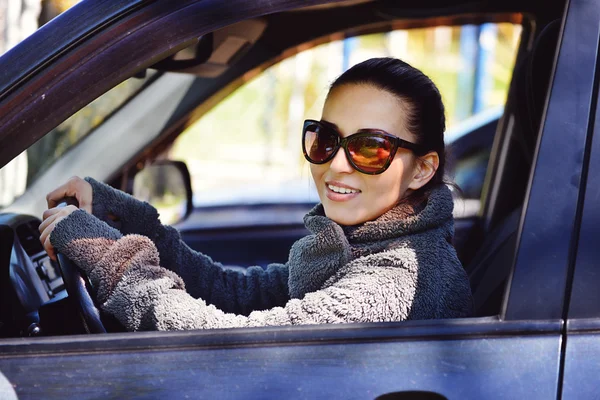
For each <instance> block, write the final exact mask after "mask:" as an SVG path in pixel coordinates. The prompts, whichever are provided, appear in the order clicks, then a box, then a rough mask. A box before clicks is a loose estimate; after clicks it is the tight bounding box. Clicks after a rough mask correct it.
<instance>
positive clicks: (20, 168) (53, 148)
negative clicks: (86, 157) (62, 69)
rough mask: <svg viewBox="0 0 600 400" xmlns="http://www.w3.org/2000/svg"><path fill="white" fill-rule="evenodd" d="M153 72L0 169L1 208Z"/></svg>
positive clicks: (84, 110)
mask: <svg viewBox="0 0 600 400" xmlns="http://www.w3.org/2000/svg"><path fill="white" fill-rule="evenodd" d="M155 74H156V71H152V72H148V73H147V74H146V75H145V76H143V77H140V78H130V79H128V80H126V81H124V82H122V83H121V84H119V85H117V86H115V87H114V88H113V89H111V90H110V91H108V92H106V93H105V94H104V95H102V96H100V97H99V98H97V99H96V100H94V101H93V102H91V103H90V104H88V105H87V106H86V107H84V108H82V109H81V110H79V111H78V112H76V113H75V114H73V115H72V116H71V117H70V118H69V119H67V120H66V121H65V122H63V123H62V124H60V125H58V126H57V127H56V128H54V129H53V130H52V131H50V132H49V133H48V134H47V135H46V136H44V137H43V138H41V139H40V140H39V141H37V142H36V143H35V144H33V145H32V146H31V147H29V148H28V149H27V150H26V151H24V152H23V153H21V154H20V155H19V156H17V157H16V158H15V159H14V160H12V161H11V162H10V163H8V164H7V165H6V166H4V167H3V168H2V169H0V208H3V207H7V206H9V205H10V204H12V202H13V201H14V200H16V199H17V198H18V197H19V196H20V195H21V194H23V192H25V190H26V189H27V188H28V187H29V186H30V185H31V184H32V183H33V182H35V180H36V179H37V178H38V177H39V176H40V175H41V174H42V173H43V172H44V171H45V170H46V169H47V168H48V167H50V166H51V165H52V164H54V162H55V161H56V160H58V159H59V158H60V157H61V156H62V155H63V154H65V153H66V152H67V151H69V150H70V149H71V148H73V147H74V146H75V145H77V144H78V143H80V142H81V140H82V139H84V138H85V137H86V136H88V135H89V134H90V133H91V132H92V131H93V130H94V129H95V128H96V127H98V126H99V125H100V124H102V123H103V122H104V121H105V120H106V119H107V118H108V117H109V116H110V115H111V114H112V113H113V112H114V111H116V110H117V109H118V108H119V107H121V106H122V105H124V104H125V103H126V102H127V101H128V100H130V99H131V98H132V97H133V96H135V95H136V94H137V93H139V91H140V90H141V89H142V88H143V87H144V85H145V84H146V83H148V82H149V81H150V80H151V79H152V77H153V76H154V75H155Z"/></svg>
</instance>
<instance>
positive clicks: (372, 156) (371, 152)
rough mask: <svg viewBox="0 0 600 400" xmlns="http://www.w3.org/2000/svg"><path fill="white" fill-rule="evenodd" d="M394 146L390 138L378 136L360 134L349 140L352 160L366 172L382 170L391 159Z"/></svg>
mask: <svg viewBox="0 0 600 400" xmlns="http://www.w3.org/2000/svg"><path fill="white" fill-rule="evenodd" d="M392 147H393V145H392V142H391V141H390V140H388V139H386V138H384V137H377V136H358V137H354V138H351V139H350V140H349V141H348V152H349V153H350V156H351V157H352V161H353V162H354V164H355V165H356V167H357V168H358V169H359V170H360V171H362V172H366V173H374V172H378V171H381V170H382V169H383V168H384V167H385V166H386V164H387V163H388V161H389V160H390V156H391V154H392Z"/></svg>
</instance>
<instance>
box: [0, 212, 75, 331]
mask: <svg viewBox="0 0 600 400" xmlns="http://www.w3.org/2000/svg"><path fill="white" fill-rule="evenodd" d="M40 223H41V221H40V219H39V218H36V217H32V216H27V215H20V214H0V231H1V233H0V299H1V305H0V334H1V336H2V337H5V336H15V335H17V336H36V335H37V334H41V332H42V331H41V328H40V315H39V311H40V309H41V308H42V306H44V305H49V304H52V303H57V302H59V301H61V300H63V299H65V298H66V297H67V294H66V290H65V286H64V283H63V279H62V276H61V274H60V271H59V267H58V265H57V263H56V262H54V261H52V260H51V259H50V257H48V254H47V253H46V252H45V251H44V248H43V247H42V244H41V243H40V232H39V230H38V228H39V225H40Z"/></svg>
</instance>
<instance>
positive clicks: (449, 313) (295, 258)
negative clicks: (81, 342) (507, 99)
mask: <svg viewBox="0 0 600 400" xmlns="http://www.w3.org/2000/svg"><path fill="white" fill-rule="evenodd" d="M86 180H87V181H88V182H90V183H91V185H92V188H93V205H92V210H93V215H91V214H88V213H87V212H85V211H83V210H77V211H75V212H73V213H72V214H70V215H69V216H68V217H67V218H65V219H63V220H62V221H60V222H59V223H58V224H57V225H56V227H55V229H54V231H53V232H52V234H51V236H50V240H51V242H52V244H53V246H54V247H55V248H56V249H57V250H58V251H59V252H62V253H63V254H65V255H66V256H67V257H69V258H70V259H71V260H73V261H74V262H75V263H76V264H77V265H78V266H79V268H81V269H82V270H83V271H84V272H85V273H86V274H87V275H88V277H89V278H90V281H91V282H92V284H93V285H94V287H95V289H96V290H97V298H98V301H99V303H100V304H101V307H102V308H103V310H104V311H105V312H108V313H110V314H112V315H114V316H115V317H116V318H117V319H118V320H119V321H120V322H121V323H122V324H123V325H124V326H125V327H126V328H127V329H129V330H156V329H158V330H174V329H204V328H232V327H250V326H268V325H297V324H320V323H343V322H381V321H400V320H406V319H430V318H457V317H466V316H469V315H471V313H472V307H473V304H472V297H471V291H470V287H469V282H468V279H467V276H466V274H465V271H464V270H463V268H462V266H461V264H460V262H459V260H458V258H457V256H456V252H455V250H454V248H453V247H452V245H451V244H450V242H451V239H452V235H453V231H454V225H453V218H452V209H453V201H452V197H451V194H450V191H449V190H448V189H447V188H446V187H440V188H438V189H436V190H434V191H433V192H432V193H431V195H430V197H429V199H428V201H427V202H426V204H424V205H423V206H422V207H421V209H419V210H416V211H415V210H407V207H406V206H397V207H396V208H394V209H392V210H390V211H388V212H387V213H385V214H383V215H382V216H381V217H379V218H378V219H376V220H374V221H369V222H366V223H364V224H361V225H357V226H351V227H342V226H340V225H338V224H336V223H335V222H333V221H332V220H330V219H329V218H327V217H325V215H324V212H323V207H322V205H318V206H316V207H315V208H314V209H313V210H312V211H310V212H309V213H308V214H307V215H306V217H305V218H304V222H305V224H306V227H307V228H308V229H309V230H310V232H311V234H310V235H308V236H306V237H304V238H302V239H300V240H298V241H297V242H296V243H295V244H294V245H293V246H292V248H291V250H290V256H289V260H288V261H287V263H286V264H272V265H270V266H269V267H268V268H267V269H266V270H265V269H263V268H261V267H251V268H249V269H247V270H246V271H245V272H239V271H233V270H226V269H223V268H222V266H221V265H220V264H219V263H216V262H214V261H213V260H211V259H210V257H208V256H206V255H204V254H202V253H199V252H196V251H194V250H192V249H190V248H189V247H188V246H187V245H185V243H184V242H183V241H182V240H181V238H180V236H179V233H178V232H177V230H175V229H174V228H172V227H169V226H163V225H162V224H161V223H160V221H159V218H158V213H157V211H156V209H154V208H153V207H152V206H150V205H149V204H148V203H143V202H140V201H138V200H136V199H134V198H133V197H131V196H129V195H127V194H125V193H123V192H120V191H118V190H115V189H113V188H111V187H109V186H107V185H105V184H103V183H100V182H97V181H95V180H93V179H91V178H86ZM109 214H113V215H114V216H116V217H117V221H113V219H114V218H109ZM110 225H112V226H110Z"/></svg>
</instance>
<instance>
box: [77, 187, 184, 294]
mask: <svg viewBox="0 0 600 400" xmlns="http://www.w3.org/2000/svg"><path fill="white" fill-rule="evenodd" d="M85 180H86V181H87V182H88V183H89V184H90V185H91V186H92V191H93V200H92V214H93V215H94V216H95V217H97V218H99V219H100V220H102V221H104V222H106V223H107V224H108V225H110V226H112V227H113V228H116V229H118V230H119V231H120V232H121V233H123V234H124V235H128V234H132V233H134V234H138V235H143V236H146V237H148V238H150V239H151V240H152V241H153V242H154V244H155V245H156V248H157V249H158V252H159V253H160V261H161V266H163V267H165V268H167V269H171V270H173V271H174V272H176V273H178V274H179V275H181V276H182V277H183V279H184V280H185V281H186V283H187V279H186V278H187V276H185V275H186V273H187V272H188V271H179V270H177V267H178V266H179V265H182V264H181V262H180V261H181V260H182V259H185V258H186V256H188V255H189V254H190V253H191V251H190V250H191V249H189V248H188V247H187V246H186V245H185V243H183V242H182V241H181V237H180V235H179V232H178V231H177V230H176V229H174V228H173V227H170V226H167V225H163V224H162V223H161V222H160V219H159V214H158V211H157V210H156V208H154V207H153V206H152V205H150V204H149V203H147V202H145V201H140V200H138V199H136V198H135V197H133V196H131V195H129V194H127V193H125V192H122V191H120V190H117V189H115V188H113V187H111V186H109V185H107V184H105V183H102V182H99V181H97V180H95V179H93V178H90V177H86V178H85ZM110 216H112V217H116V218H112V217H110ZM188 286H190V284H189V283H188ZM191 286H192V287H193V286H194V285H191Z"/></svg>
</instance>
